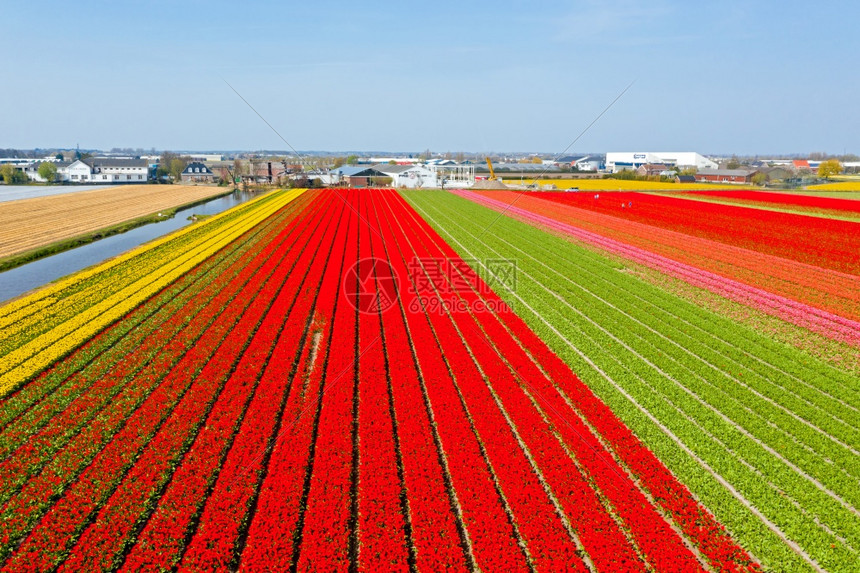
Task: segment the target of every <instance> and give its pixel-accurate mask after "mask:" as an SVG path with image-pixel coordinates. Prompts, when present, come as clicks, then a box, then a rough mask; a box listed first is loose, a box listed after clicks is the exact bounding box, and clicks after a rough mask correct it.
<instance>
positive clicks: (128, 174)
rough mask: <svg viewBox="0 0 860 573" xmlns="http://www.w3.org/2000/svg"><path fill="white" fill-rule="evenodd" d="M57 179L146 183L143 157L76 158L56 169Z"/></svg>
mask: <svg viewBox="0 0 860 573" xmlns="http://www.w3.org/2000/svg"><path fill="white" fill-rule="evenodd" d="M57 179H58V180H59V181H64V182H69V183H90V184H92V183H110V184H117V183H146V182H147V181H148V180H149V164H148V162H147V161H146V160H145V159H99V158H95V159H78V160H77V161H75V162H73V163H72V164H70V165H68V166H63V167H60V168H58V169H57Z"/></svg>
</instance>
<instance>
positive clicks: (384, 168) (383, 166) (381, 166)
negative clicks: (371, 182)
mask: <svg viewBox="0 0 860 573" xmlns="http://www.w3.org/2000/svg"><path fill="white" fill-rule="evenodd" d="M413 167H415V166H414V165H391V164H390V163H377V164H376V165H371V166H370V168H371V169H376V170H377V171H381V172H382V173H385V174H386V175H396V174H398V173H403V172H404V171H407V170H409V169H412V168H413Z"/></svg>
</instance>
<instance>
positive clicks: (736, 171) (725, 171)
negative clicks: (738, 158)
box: [696, 169, 758, 177]
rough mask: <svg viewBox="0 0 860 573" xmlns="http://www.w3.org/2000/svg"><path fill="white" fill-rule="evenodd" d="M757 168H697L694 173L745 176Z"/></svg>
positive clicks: (755, 171)
mask: <svg viewBox="0 0 860 573" xmlns="http://www.w3.org/2000/svg"><path fill="white" fill-rule="evenodd" d="M757 172H758V169H699V172H698V173H696V175H718V176H725V177H746V176H748V175H752V174H753V173H757Z"/></svg>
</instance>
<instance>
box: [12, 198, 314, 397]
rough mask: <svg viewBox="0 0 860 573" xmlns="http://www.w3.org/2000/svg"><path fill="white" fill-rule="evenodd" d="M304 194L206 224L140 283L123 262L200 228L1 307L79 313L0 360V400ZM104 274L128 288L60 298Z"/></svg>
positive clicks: (252, 205)
mask: <svg viewBox="0 0 860 573" xmlns="http://www.w3.org/2000/svg"><path fill="white" fill-rule="evenodd" d="M303 191H304V190H303V189H302V190H292V191H287V192H281V193H279V194H278V195H277V196H276V197H274V198H272V197H271V196H264V197H261V198H259V199H255V200H254V201H251V202H249V203H246V204H244V205H240V206H238V207H236V208H234V209H231V210H230V211H226V212H224V213H221V214H220V215H218V216H216V217H212V218H211V219H208V220H207V221H205V223H204V225H205V226H206V228H207V229H208V231H209V232H206V233H203V234H202V235H201V236H200V237H198V238H197V240H196V241H195V242H194V244H193V246H190V247H186V246H185V245H183V249H182V250H181V251H178V252H175V253H172V252H168V253H167V255H169V256H162V257H161V260H160V261H159V263H160V264H158V265H156V266H155V267H154V268H150V269H147V272H145V273H143V274H142V276H140V277H139V278H137V279H134V278H133V277H128V276H124V275H125V274H126V273H124V266H123V265H121V263H123V262H127V261H130V260H131V259H133V258H134V257H136V256H139V255H141V254H145V253H147V252H148V251H151V250H152V249H154V248H156V247H158V246H160V245H163V244H165V243H168V242H169V241H175V240H176V239H177V238H179V237H182V236H184V235H185V234H187V233H189V232H191V231H192V230H194V231H196V230H198V229H200V228H201V226H194V227H193V228H186V229H183V230H182V231H179V232H177V233H174V234H172V235H169V236H167V237H164V238H162V239H159V240H158V241H154V242H153V243H150V244H148V245H145V246H143V247H139V248H137V249H134V250H133V251H130V252H129V253H127V254H125V255H123V256H122V257H118V258H117V259H114V260H111V261H108V262H106V263H104V264H103V265H99V266H98V267H95V268H93V269H90V270H87V271H82V272H81V273H78V274H76V275H73V276H71V277H69V278H68V279H65V280H63V281H61V282H60V283H57V284H56V285H53V286H51V287H49V288H47V289H45V290H44V291H39V292H37V293H34V294H33V295H30V296H29V297H25V298H24V299H21V300H19V301H16V302H15V303H13V304H10V305H8V307H13V308H12V309H11V311H10V310H9V308H8V307H4V308H3V309H2V310H3V313H2V318H3V319H7V318H11V317H12V316H13V315H14V314H15V313H16V312H19V311H22V310H24V309H27V307H28V306H29V305H34V307H33V308H35V311H34V312H33V313H32V314H33V315H35V316H39V315H41V314H42V313H41V312H40V310H42V309H44V308H45V306H46V305H47V304H50V302H52V301H54V300H56V304H57V305H63V306H64V307H65V310H72V311H75V312H74V314H72V317H71V318H70V319H68V320H64V321H61V322H59V323H58V324H55V325H51V328H50V329H49V330H47V331H46V332H44V333H42V334H40V335H38V336H36V337H35V338H33V339H31V340H29V341H27V342H26V343H24V344H22V345H20V346H18V347H16V348H14V349H12V350H11V351H9V352H7V353H6V354H5V355H4V356H2V358H0V396H2V395H5V394H6V393H8V392H9V391H11V390H12V389H14V388H16V387H17V386H18V385H19V384H21V383H22V382H24V381H26V380H27V379H29V378H30V377H32V376H33V375H35V374H37V373H38V372H40V371H41V370H43V369H44V368H45V367H47V366H48V365H50V364H51V363H52V362H54V361H55V360H57V359H59V358H61V357H62V356H64V355H66V354H67V353H69V352H70V351H72V350H74V349H75V348H77V347H78V346H80V345H81V344H83V343H84V342H86V341H87V340H89V339H90V338H92V337H93V336H95V335H96V334H98V333H99V332H100V331H101V330H102V329H104V328H105V327H107V326H109V325H110V324H111V323H113V322H114V321H116V320H118V319H119V318H121V317H122V316H123V315H125V314H126V313H128V312H129V311H131V310H133V309H134V308H135V307H137V306H138V305H139V304H141V303H142V302H143V301H145V300H146V299H148V298H149V297H151V296H152V295H154V294H156V293H157V292H158V291H160V290H161V289H163V288H164V287H166V286H167V285H169V284H170V283H172V282H173V281H175V280H176V279H178V278H179V277H181V276H182V275H183V274H184V273H187V272H188V271H190V270H191V269H193V268H194V267H195V266H197V265H198V264H200V263H201V262H203V261H204V260H206V259H207V258H208V257H210V256H211V255H212V254H214V253H216V252H217V251H218V250H220V249H221V248H223V247H225V246H226V245H228V244H230V243H231V242H232V241H234V240H236V239H237V238H238V237H240V236H241V235H243V234H244V233H246V232H247V231H249V230H250V229H252V228H253V227H254V226H256V225H257V224H259V223H260V222H262V221H263V220H265V219H266V218H268V217H269V216H271V215H272V214H274V213H275V212H277V211H278V210H279V209H281V208H283V207H284V206H286V205H287V204H288V203H289V202H291V201H292V200H294V199H295V198H296V197H298V196H299V195H301V193H302V192H303ZM237 212H240V214H239V216H238V217H236V218H235V220H233V221H231V222H228V223H225V225H220V224H218V222H219V221H223V220H224V219H225V218H227V217H230V216H231V215H234V214H236V213H237ZM99 273H102V277H100V280H103V281H115V280H122V281H125V282H127V283H128V284H127V286H125V287H123V288H122V289H121V290H119V291H118V292H115V293H114V294H111V295H109V296H107V297H106V298H104V299H102V300H100V301H98V302H96V303H95V304H92V305H89V306H84V305H83V302H82V301H81V300H80V299H79V298H77V297H69V298H68V299H62V298H60V299H59V300H57V296H56V295H58V294H61V291H62V289H63V288H66V287H69V286H71V285H74V284H76V283H77V282H80V281H81V280H84V279H85V278H88V277H92V276H95V275H98V274H99ZM129 281H131V282H129ZM97 287H98V285H97V284H96V285H95V286H94V287H92V288H96V289H97ZM46 291H47V292H46ZM67 305H71V306H67ZM19 324H20V323H15V324H14V325H12V326H11V328H9V329H8V330H10V331H14V332H5V331H4V338H6V336H5V335H12V336H11V337H10V338H15V335H16V334H21V333H22V332H23V331H22V330H20V328H19Z"/></svg>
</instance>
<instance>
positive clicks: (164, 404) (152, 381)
mask: <svg viewBox="0 0 860 573" xmlns="http://www.w3.org/2000/svg"><path fill="white" fill-rule="evenodd" d="M287 247H288V245H287V244H282V245H281V254H284V253H287V252H292V251H289V250H288V249H287ZM260 258H261V259H262V260H264V261H265V262H266V265H265V266H264V267H263V268H262V269H258V270H256V272H255V266H254V265H248V266H247V268H246V270H245V272H244V273H243V275H240V277H238V279H237V280H236V281H234V282H233V283H232V284H226V285H225V284H220V285H219V284H217V283H216V284H214V285H213V288H215V289H216V290H218V289H219V288H221V289H222V290H221V292H220V293H219V295H218V296H217V297H216V298H215V299H213V301H212V303H211V304H210V305H208V306H207V307H205V308H204V309H203V311H202V312H201V314H200V315H198V317H197V318H196V319H195V320H192V321H191V322H189V324H188V326H187V327H186V328H185V329H183V330H182V331H181V332H180V333H179V335H178V336H177V337H175V338H174V339H173V340H171V342H170V343H169V344H168V345H167V346H166V347H165V351H163V352H161V353H159V354H157V355H156V357H155V360H154V361H152V362H151V363H150V364H149V365H148V366H147V367H146V368H144V370H143V371H142V375H138V376H136V378H135V380H134V384H132V385H130V386H129V388H130V389H132V390H138V389H144V388H151V387H153V386H156V387H155V389H154V391H153V392H152V394H151V395H150V396H148V397H147V398H145V399H139V400H136V401H135V400H132V399H128V400H125V403H129V404H134V407H133V411H132V414H131V417H130V418H129V419H127V420H123V421H120V418H121V416H122V415H123V413H122V410H119V411H118V412H114V409H117V408H116V407H115V406H114V405H113V404H112V408H111V410H108V411H107V412H106V413H107V415H106V416H105V420H104V421H105V422H110V423H111V425H109V426H107V427H104V426H102V427H100V425H99V424H91V425H89V426H88V427H87V428H86V429H85V432H84V433H83V434H81V435H79V436H78V437H77V438H76V440H75V441H73V442H72V443H71V444H70V447H69V448H66V449H65V450H63V452H62V453H61V457H60V458H58V460H59V461H60V464H57V463H56V461H57V460H55V462H54V465H55V466H57V467H56V474H53V473H52V474H49V475H47V477H48V478H50V477H54V476H56V477H58V478H59V477H62V479H63V480H68V479H69V477H70V476H71V475H73V474H72V473H70V472H69V469H70V467H72V464H74V467H80V466H81V464H83V463H85V462H88V465H87V467H86V469H85V470H84V472H83V473H82V474H81V475H80V477H78V478H77V480H76V481H75V482H73V483H72V484H71V485H70V486H69V487H67V489H65V491H63V495H62V496H61V497H60V499H59V500H57V501H56V502H54V503H53V507H52V508H51V511H50V512H49V513H47V514H46V515H45V517H44V518H43V519H42V520H41V521H40V522H39V523H38V524H37V525H36V527H35V528H34V529H33V530H32V531H31V532H30V533H29V535H28V537H27V538H26V539H25V540H24V542H23V544H22V545H21V546H20V547H19V548H18V549H17V550H16V552H15V554H14V555H13V557H12V559H10V561H9V563H8V565H9V566H12V567H15V565H16V564H21V563H28V562H32V563H44V564H46V565H47V564H49V563H51V562H52V561H53V560H55V559H57V558H58V557H59V556H60V555H62V553H63V552H64V551H65V550H66V548H67V547H68V546H69V544H70V543H71V542H73V541H74V539H75V538H76V536H77V535H78V534H79V532H80V531H81V529H82V527H83V526H85V525H86V524H87V522H88V521H89V520H90V519H91V518H92V515H93V513H94V512H95V511H97V510H98V508H99V507H100V506H101V505H102V504H103V503H104V502H105V501H106V498H107V496H109V495H110V493H111V492H112V491H113V489H114V488H116V487H117V485H118V482H119V481H120V480H121V479H122V477H123V475H124V474H125V473H126V472H127V471H128V470H129V468H130V467H131V465H132V464H133V463H134V462H135V461H136V459H137V457H138V456H139V455H140V453H141V450H142V448H144V447H146V446H147V445H148V444H150V443H151V441H152V440H153V439H154V437H155V435H156V434H155V432H156V431H158V430H159V428H161V427H162V424H164V422H165V421H166V420H167V419H168V416H170V415H171V414H173V416H172V419H184V418H183V413H184V412H183V406H189V407H196V406H199V404H196V403H195V402H196V401H197V399H198V398H199V397H200V396H201V394H202V395H205V394H206V392H207V391H211V389H212V388H211V386H209V387H207V386H206V385H208V384H213V383H214V384H215V385H217V384H218V382H219V379H218V377H217V376H215V377H213V378H214V379H211V378H209V377H208V376H207V375H206V372H204V371H203V369H204V367H206V366H207V363H208V364H212V360H213V353H214V352H215V350H216V349H218V350H219V352H220V357H223V358H226V357H229V356H230V353H229V351H230V350H232V354H233V356H237V355H239V354H240V353H241V352H242V350H243V346H244V343H243V342H242V338H243V337H245V338H246V337H247V336H248V334H249V333H250V332H252V331H253V325H254V323H255V322H256V321H257V320H259V318H253V317H254V316H257V317H259V316H260V314H261V313H262V312H263V311H265V309H266V307H267V306H268V304H269V303H270V301H271V298H267V297H265V296H263V297H261V298H254V297H253V295H252V293H255V292H257V290H258V289H259V288H260V286H262V283H263V282H264V281H265V280H266V279H267V278H269V277H270V275H272V273H275V272H276V271H279V270H281V269H285V268H286V267H279V266H278V262H279V259H280V258H281V256H279V253H275V256H271V257H265V256H263V257H260ZM283 273H284V271H283V270H281V273H280V274H281V276H279V275H278V274H277V273H276V274H274V275H272V276H271V278H270V280H269V281H268V283H267V287H268V288H269V290H270V292H276V291H277V289H278V288H279V286H280V284H281V283H282V282H283ZM249 280H251V282H250V283H249V282H248V281H249ZM263 292H264V293H265V291H263ZM237 294H238V296H237ZM248 295H252V296H248ZM231 301H233V302H232V303H231ZM249 304H250V305H251V306H249ZM256 307H259V310H257V312H256V313H255V312H254V311H255V310H256ZM240 319H241V320H242V321H245V322H246V323H247V324H246V325H245V326H244V328H242V326H243V323H242V322H238V321H240ZM237 325H238V327H237ZM228 335H230V336H231V337H235V336H238V337H240V339H239V340H237V341H236V343H235V344H233V345H230V344H227V343H228V342H230V341H231V339H230V338H226V339H225V337H228ZM156 336H157V335H156ZM222 342H223V344H222ZM224 349H227V350H228V352H226V353H225V352H224ZM143 358H146V355H144V356H143ZM229 365H230V363H229V362H227V363H226V368H223V369H222V370H221V371H220V373H219V374H220V375H223V373H224V372H227V371H228V369H229ZM222 366H224V365H222ZM201 386H203V388H201ZM131 394H132V395H133V394H134V392H132V393H131ZM205 403H206V401H205V400H204V404H205ZM175 408H178V410H176V411H174V409H175ZM99 421H100V420H99ZM169 427H170V426H169V425H168V426H167V428H169ZM99 430H101V432H100V434H99V437H101V438H102V439H103V440H104V442H105V443H106V446H105V447H104V449H102V450H100V451H98V449H97V445H98V444H99V443H100V442H101V441H96V440H94V439H92V438H91V437H89V434H90V433H91V432H93V431H99ZM88 437H89V439H87V438H88ZM94 446H95V447H94ZM156 451H157V452H158V457H162V458H163V457H167V458H169V454H168V452H165V451H164V450H160V449H159V450H156ZM137 467H138V468H140V467H144V466H140V465H139V466H137ZM49 469H52V468H50V467H49ZM144 469H149V468H144ZM48 487H53V488H55V489H56V488H57V487H58V484H57V482H56V480H50V481H49V480H48V479H46V473H45V472H43V473H42V474H41V475H40V476H39V477H38V478H37V479H36V480H33V481H32V482H31V483H30V484H28V486H27V487H26V488H25V489H24V490H23V491H22V493H21V496H20V497H19V499H21V501H22V503H26V500H27V499H30V500H32V499H34V498H35V499H45V497H47V496H45V497H43V496H44V494H41V495H39V492H40V491H43V490H44V489H45V488H48ZM34 490H35V491H34ZM121 491H122V493H123V494H128V495H129V496H132V495H133V494H134V492H133V491H129V490H127V489H125V488H123V489H122V490H121ZM34 493H35V494H37V495H34ZM13 501H14V500H13ZM31 503H32V502H31ZM102 525H104V524H102ZM110 541H114V540H110Z"/></svg>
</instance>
